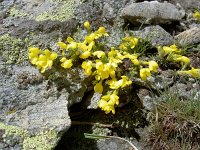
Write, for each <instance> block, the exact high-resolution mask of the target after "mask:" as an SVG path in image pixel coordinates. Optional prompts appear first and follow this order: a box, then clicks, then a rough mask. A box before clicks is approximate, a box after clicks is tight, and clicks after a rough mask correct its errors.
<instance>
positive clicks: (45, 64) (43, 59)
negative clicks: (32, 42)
mask: <svg viewBox="0 0 200 150" xmlns="http://www.w3.org/2000/svg"><path fill="white" fill-rule="evenodd" d="M57 56H58V54H57V53H56V52H52V53H51V52H50V51H49V50H48V49H46V50H45V51H44V52H43V54H40V55H39V57H38V60H37V62H36V63H35V64H36V66H37V68H38V69H41V73H44V72H45V70H46V69H47V68H51V67H52V65H53V60H55V59H56V58H57Z"/></svg>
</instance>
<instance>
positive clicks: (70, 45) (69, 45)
mask: <svg viewBox="0 0 200 150" xmlns="http://www.w3.org/2000/svg"><path fill="white" fill-rule="evenodd" d="M67 42H68V43H70V44H68V45H67V50H69V49H76V48H77V47H78V43H76V42H74V39H73V38H71V37H68V38H67Z"/></svg>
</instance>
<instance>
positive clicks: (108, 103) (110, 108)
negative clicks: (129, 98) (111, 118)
mask: <svg viewBox="0 0 200 150" xmlns="http://www.w3.org/2000/svg"><path fill="white" fill-rule="evenodd" d="M118 104H119V97H118V96H117V92H116V91H114V92H113V93H112V94H107V95H104V96H102V97H101V99H100V101H99V102H98V105H99V107H100V108H101V109H102V110H103V111H105V113H106V114H108V113H110V112H112V113H113V114H115V107H114V106H115V105H118Z"/></svg>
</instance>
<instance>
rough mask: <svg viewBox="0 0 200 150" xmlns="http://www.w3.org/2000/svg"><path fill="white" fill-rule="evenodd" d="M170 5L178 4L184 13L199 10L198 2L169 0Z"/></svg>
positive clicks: (199, 3)
mask: <svg viewBox="0 0 200 150" xmlns="http://www.w3.org/2000/svg"><path fill="white" fill-rule="evenodd" d="M170 3H173V4H177V3H178V4H180V5H181V6H182V7H183V8H184V9H185V10H186V11H188V10H195V9H199V8H200V1H198V0H170Z"/></svg>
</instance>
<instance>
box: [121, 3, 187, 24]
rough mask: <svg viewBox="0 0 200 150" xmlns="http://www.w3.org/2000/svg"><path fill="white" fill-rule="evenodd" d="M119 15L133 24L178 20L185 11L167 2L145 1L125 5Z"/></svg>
mask: <svg viewBox="0 0 200 150" xmlns="http://www.w3.org/2000/svg"><path fill="white" fill-rule="evenodd" d="M121 16H122V17H123V18H124V19H127V20H128V21H130V22H131V23H133V24H135V25H137V24H162V23H171V22H172V21H180V20H181V19H182V18H183V17H184V16H185V11H184V10H183V9H179V8H178V7H176V6H175V5H173V4H170V3H167V2H164V3H160V2H157V1H152V2H146V1H145V2H141V3H133V4H131V5H129V6H127V7H125V8H124V9H123V10H122V12H121Z"/></svg>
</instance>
